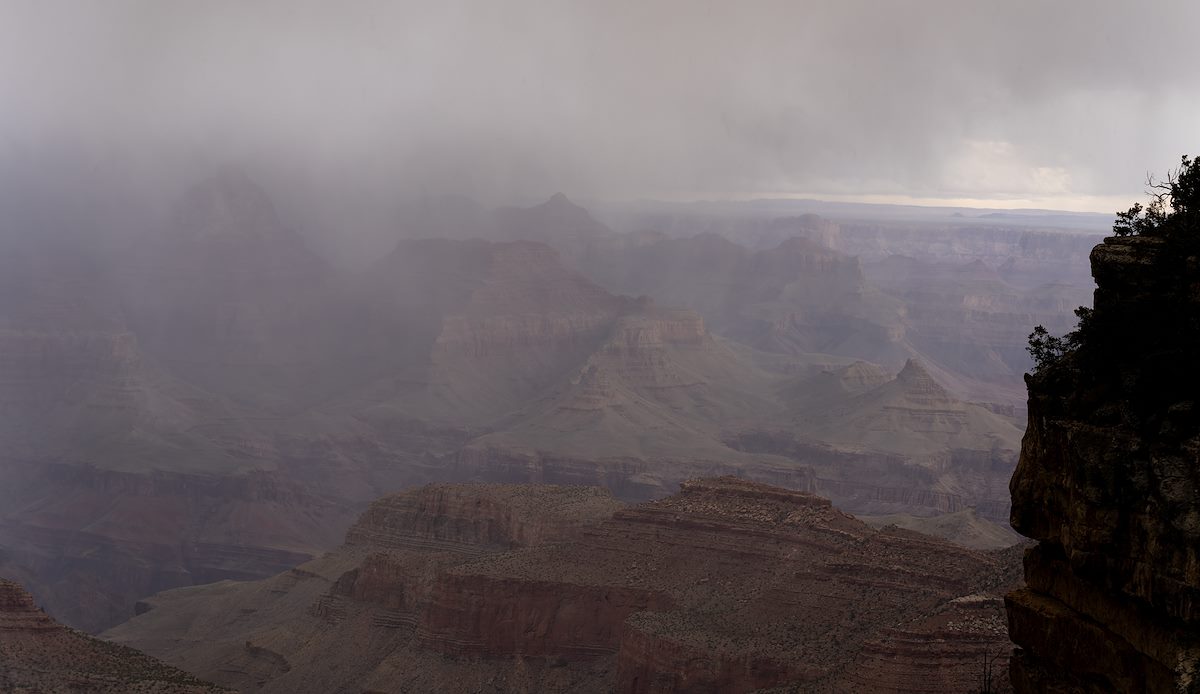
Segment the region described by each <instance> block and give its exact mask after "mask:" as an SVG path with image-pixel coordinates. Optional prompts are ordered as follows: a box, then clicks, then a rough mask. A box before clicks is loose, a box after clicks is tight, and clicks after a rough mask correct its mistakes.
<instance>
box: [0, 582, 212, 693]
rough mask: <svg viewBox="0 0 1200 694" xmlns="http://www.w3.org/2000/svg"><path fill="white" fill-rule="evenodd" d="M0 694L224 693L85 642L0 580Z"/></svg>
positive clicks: (126, 651)
mask: <svg viewBox="0 0 1200 694" xmlns="http://www.w3.org/2000/svg"><path fill="white" fill-rule="evenodd" d="M0 691H4V692H12V693H13V694H25V693H28V694H35V693H37V692H64V691H86V692H97V694H121V693H123V692H134V691H136V692H146V693H147V694H205V693H211V694H216V692H221V691H226V690H224V689H222V688H219V687H216V686H213V685H210V684H207V683H205V682H201V681H200V680H198V679H196V678H195V677H192V676H191V675H189V674H187V673H186V672H183V671H181V670H176V669H175V668H172V667H168V666H166V665H164V664H162V663H161V662H159V661H157V660H155V659H153V658H150V657H148V656H146V655H145V654H143V653H139V652H138V651H135V650H133V649H132V648H126V647H123V646H117V645H114V644H111V643H107V642H105V641H100V640H98V639H94V638H90V637H88V636H85V635H83V634H80V633H78V632H75V631H72V630H71V629H68V628H67V627H64V626H62V625H61V624H59V623H57V622H55V621H54V620H53V619H51V618H50V617H48V616H47V615H46V613H45V612H43V611H42V610H41V609H40V608H38V607H37V605H36V604H35V603H34V601H33V597H32V596H30V595H29V593H27V592H26V591H25V590H24V589H23V588H22V587H21V586H20V585H18V584H16V583H13V582H12V581H8V580H5V579H3V578H0Z"/></svg>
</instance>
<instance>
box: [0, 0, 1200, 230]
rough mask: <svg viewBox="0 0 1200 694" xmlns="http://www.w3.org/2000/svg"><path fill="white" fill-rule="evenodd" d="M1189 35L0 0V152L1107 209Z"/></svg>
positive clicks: (1158, 26)
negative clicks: (67, 148)
mask: <svg viewBox="0 0 1200 694" xmlns="http://www.w3.org/2000/svg"><path fill="white" fill-rule="evenodd" d="M1197 27H1200V2H1194V1H1193V0H1179V1H1178V2H1121V3H1117V2H1106V1H1104V0H1071V1H1069V2H1054V1H1052V0H1044V1H1042V2H1020V1H1019V0H1004V1H997V2H973V1H971V0H948V1H946V2H940V1H938V2H934V1H928V2H925V1H900V0H874V1H871V2H852V1H848V0H837V1H830V2H800V1H798V0H792V1H790V2H753V1H746V2H724V3H707V2H700V1H697V0H690V1H681V2H654V1H653V0H633V1H628V2H627V1H625V0H606V1H597V2H570V1H568V0H557V1H547V2H524V1H514V0H503V1H499V0H489V1H484V2H478V3H461V2H452V1H447V0H429V1H427V2H419V3H406V2H378V3H376V2H350V1H346V0H339V1H338V2H332V1H331V2H321V3H306V2H299V1H298V0H286V1H280V2H263V1H255V0H241V1H240V2H217V1H215V0H206V1H199V0H197V1H195V2H167V1H164V0H150V1H147V2H124V1H120V0H104V1H102V2H100V1H89V0H79V1H78V2H65V1H55V0H29V1H27V2H26V1H22V0H0V156H3V155H6V154H11V153H12V152H16V151H20V152H26V153H28V152H30V151H33V152H36V151H39V149H38V148H40V147H45V146H47V143H51V144H55V145H57V144H60V143H63V142H67V143H70V145H71V146H78V147H83V148H88V149H89V150H91V151H104V152H109V151H111V152H120V153H122V156H136V157H142V158H149V159H155V160H157V159H158V158H162V159H164V160H166V159H170V158H171V157H180V156H192V157H201V158H203V159H204V160H205V161H209V160H212V161H217V160H222V161H224V160H228V161H252V162H267V163H270V164H271V165H275V166H280V167H284V168H286V169H288V170H291V171H293V172H303V174H304V175H306V176H310V177H312V179H313V180H317V181H320V180H335V179H341V180H346V178H347V177H348V178H349V179H357V178H360V177H361V178H363V179H371V180H373V181H375V182H376V185H380V186H382V187H384V188H389V187H394V188H396V189H397V190H401V191H403V192H411V191H418V192H420V191H423V192H450V191H454V192H462V193H466V194H469V195H478V196H487V195H492V196H501V197H503V196H536V195H542V194H546V193H549V192H553V191H556V190H563V191H566V192H568V193H569V194H574V195H578V196H582V197H587V196H595V197H639V196H640V197H666V198H690V197H697V198H720V197H744V196H747V195H772V196H774V195H806V196H815V197H823V198H829V199H865V200H889V201H891V200H917V201H927V200H930V199H938V200H945V201H947V202H952V203H956V204H961V203H963V202H964V201H966V202H970V201H976V202H977V204H986V205H994V206H1039V207H1052V208H1060V209H1091V210H1096V211H1103V212H1111V211H1112V210H1114V209H1116V208H1117V207H1124V206H1128V203H1129V202H1131V201H1132V200H1133V199H1136V198H1138V197H1139V196H1140V195H1141V191H1142V189H1143V187H1144V186H1143V182H1144V178H1145V175H1146V173H1147V172H1148V171H1155V172H1162V171H1163V170H1165V169H1166V168H1167V167H1168V166H1170V165H1171V164H1173V163H1175V162H1176V160H1177V158H1178V156H1179V155H1180V154H1182V153H1185V152H1192V153H1200V69H1197V66H1200V42H1198V41H1196V40H1195V38H1194V37H1195V34H1196V31H1197ZM381 182H385V183H381Z"/></svg>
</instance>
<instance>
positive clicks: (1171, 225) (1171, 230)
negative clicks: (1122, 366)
mask: <svg viewBox="0 0 1200 694" xmlns="http://www.w3.org/2000/svg"><path fill="white" fill-rule="evenodd" d="M1147 186H1148V187H1149V190H1148V191H1147V194H1148V195H1149V196H1150V202H1149V203H1147V204H1146V205H1142V204H1141V203H1135V204H1134V205H1133V207H1130V208H1129V209H1128V210H1126V211H1124V212H1118V213H1117V219H1116V222H1114V223H1113V234H1114V235H1116V236H1148V237H1160V238H1165V239H1168V240H1169V241H1170V242H1171V243H1173V244H1178V245H1179V246H1180V247H1181V250H1182V249H1185V248H1188V247H1191V248H1193V250H1194V248H1195V247H1198V246H1200V159H1192V158H1191V157H1189V156H1187V155H1184V156H1183V157H1181V158H1180V164H1179V167H1178V168H1176V169H1173V170H1171V171H1168V172H1167V177H1166V180H1163V181H1157V180H1155V179H1154V178H1153V177H1149V179H1148V180H1147ZM1075 315H1076V317H1078V318H1079V325H1078V327H1076V328H1075V330H1072V331H1071V332H1069V333H1067V334H1066V335H1064V336H1062V337H1057V336H1054V335H1051V334H1050V332H1049V331H1048V330H1046V328H1045V327H1044V326H1041V325H1039V326H1037V327H1036V328H1034V329H1033V332H1032V333H1030V334H1029V346H1028V347H1026V350H1028V352H1029V355H1030V356H1031V357H1033V371H1034V373H1038V372H1040V371H1042V370H1043V369H1045V368H1046V367H1048V366H1051V365H1053V364H1056V363H1058V362H1059V361H1060V360H1061V359H1062V358H1063V356H1064V355H1066V354H1069V353H1071V352H1074V351H1076V350H1078V349H1079V348H1080V347H1082V346H1083V345H1084V344H1085V343H1086V341H1087V337H1088V335H1089V333H1090V332H1095V330H1094V327H1095V326H1094V321H1093V320H1092V309H1090V308H1087V307H1086V306H1080V307H1079V308H1077V309H1075Z"/></svg>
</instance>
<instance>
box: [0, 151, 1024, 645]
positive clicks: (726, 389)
mask: <svg viewBox="0 0 1200 694" xmlns="http://www.w3.org/2000/svg"><path fill="white" fill-rule="evenodd" d="M476 212H478V210H476ZM434 216H435V217H436V216H437V215H434ZM475 216H477V215H475V214H474V213H473V212H472V213H469V214H467V218H474V217H475ZM285 219H286V215H285V214H284V213H283V212H281V211H280V210H277V209H276V207H275V205H274V204H273V202H272V200H271V199H270V197H269V196H268V195H267V194H266V192H265V191H264V190H263V189H262V188H261V187H259V186H258V185H256V184H255V183H254V182H253V181H252V180H250V178H249V177H248V176H246V175H245V174H242V173H238V172H237V171H224V172H222V173H220V174H219V175H217V176H214V177H212V178H210V179H208V180H205V181H202V182H201V183H200V184H198V185H197V186H195V187H194V188H192V189H191V190H189V191H187V192H185V193H184V194H183V195H182V196H181V198H180V199H179V201H178V202H177V204H176V205H175V206H174V207H173V210H172V213H171V215H170V216H169V218H168V219H166V220H159V221H158V222H157V223H155V224H150V223H149V220H147V223H146V228H143V226H141V225H139V226H138V227H136V228H134V229H131V230H127V231H124V232H122V233H121V234H119V235H112V236H104V237H103V238H102V239H101V238H92V236H91V235H90V232H91V231H92V229H91V228H90V227H88V226H86V224H85V222H86V219H85V218H84V217H83V216H78V218H77V216H76V215H70V221H71V222H72V223H79V224H85V226H83V227H81V228H80V229H78V230H73V231H72V232H71V234H69V235H67V236H59V235H56V234H47V235H42V234H41V233H40V232H41V226H44V225H43V224H39V225H35V226H33V227H30V229H28V230H23V229H17V233H15V234H9V233H7V232H5V233H3V234H0V246H2V248H0V289H2V291H0V410H2V412H0V414H3V416H2V417H0V502H2V503H0V571H3V572H5V573H6V574H8V575H12V576H15V577H18V578H20V579H21V580H22V581H23V582H24V583H25V584H26V585H27V587H28V588H29V589H30V591H31V592H32V593H33V594H34V595H35V596H36V597H37V599H38V600H39V601H40V602H41V603H42V604H44V605H45V606H46V609H47V610H48V612H49V613H50V614H51V615H53V616H54V617H55V618H57V619H59V620H61V621H63V622H64V623H67V624H70V625H71V626H75V627H79V628H84V629H87V630H92V631H95V630H100V629H103V628H106V627H107V626H110V625H112V624H115V623H116V622H118V621H120V620H122V619H124V618H126V617H128V616H129V614H131V612H132V609H133V606H134V603H135V602H136V601H137V600H138V599H139V598H141V597H144V596H145V595H147V594H150V593H153V592H157V591H161V590H165V589H168V588H173V587H176V586H186V585H191V584H194V583H199V582H206V581H216V580H222V579H249V578H256V577H259V578H261V577H266V576H270V575H274V574H276V573H278V572H279V571H280V570H282V569H283V568H285V567H288V566H292V565H295V564H297V563H300V562H303V561H305V560H307V559H309V558H311V557H314V556H317V555H319V554H321V553H322V552H325V551H328V550H329V549H330V548H332V547H333V546H335V545H336V544H337V542H338V541H339V539H340V538H341V537H342V534H343V533H344V531H345V529H346V528H347V527H348V526H349V525H350V524H351V523H352V522H353V519H354V518H355V517H356V516H357V514H358V513H359V512H361V510H362V509H363V508H365V507H366V505H367V504H368V503H370V501H372V500H374V499H376V498H378V497H380V496H382V495H384V494H387V493H391V492H394V491H395V490H398V489H402V488H405V487H407V486H412V485H416V484H424V483H428V482H433V481H462V480H472V481H488V482H555V483H563V484H589V485H603V486H605V487H607V488H609V489H611V490H613V491H614V492H615V493H616V494H618V495H619V496H620V498H622V499H624V500H627V501H632V500H637V501H642V500H647V499H651V498H658V497H661V496H664V495H667V494H669V493H671V492H672V491H673V490H674V489H675V488H676V486H677V484H678V483H679V482H680V481H682V480H684V479H688V478H691V477H699V476H714V475H722V474H737V475H739V476H744V477H746V478H750V479H755V480H757V481H761V482H766V483H771V484H778V485H781V486H786V487H791V488H794V489H799V490H807V491H813V490H818V489H819V490H820V491H822V493H825V494H827V495H829V496H831V497H834V498H835V500H836V501H837V502H838V503H839V504H842V505H843V506H844V507H846V508H848V509H849V510H852V511H856V512H857V511H868V512H871V513H908V512H916V513H925V512H928V511H931V510H932V511H937V512H946V511H959V510H962V509H964V508H967V507H972V506H978V507H979V511H980V513H981V514H982V515H984V516H986V517H995V516H997V515H1003V514H1005V513H1007V509H1006V508H1003V503H1002V502H998V501H997V499H996V495H995V494H992V493H991V492H992V488H993V487H998V486H999V481H1000V480H1002V479H1006V478H1007V476H1008V473H1009V470H1008V467H1007V465H1008V463H1009V462H1010V461H1009V460H1008V459H1007V458H1006V457H1005V455H1006V452H1007V451H1008V450H1009V449H1010V448H1011V446H1009V445H1007V443H1006V442H1007V440H1008V439H1009V438H1012V436H1010V435H1011V434H1012V432H1011V429H1012V426H1011V424H1010V423H1008V422H1007V421H1005V420H1004V419H1003V418H1001V417H995V416H990V415H989V416H982V415H979V413H978V412H977V410H978V409H979V408H974V407H971V406H968V405H966V404H964V403H961V402H957V401H956V400H954V398H953V397H950V396H948V395H945V394H944V393H942V391H941V389H939V388H938V387H937V385H936V383H934V382H935V381H936V382H938V383H941V382H942V380H943V379H942V376H941V374H940V373H939V372H938V371H937V370H936V369H935V368H933V367H929V369H930V372H929V374H928V378H927V379H925V381H928V382H925V381H922V380H921V379H919V378H918V379H912V380H913V383H911V384H909V385H908V386H903V387H902V386H901V385H897V384H891V385H889V383H890V382H891V381H892V380H893V378H892V372H893V371H895V370H896V369H895V368H884V367H878V366H875V365H873V364H866V363H860V364H858V365H854V364H853V362H854V360H853V359H850V358H847V357H844V356H831V355H828V354H814V353H808V352H805V351H804V350H805V349H808V348H810V347H814V346H819V345H825V344H833V343H834V342H838V340H837V339H833V338H831V339H833V341H832V342H827V341H826V338H827V337H830V336H831V335H832V333H830V334H824V333H821V334H818V333H820V332H821V330H820V329H818V326H819V325H827V327H828V326H833V327H834V328H836V330H834V332H835V333H837V335H841V336H843V337H845V336H851V337H853V336H855V335H858V336H860V337H861V335H863V334H864V333H863V331H862V330H860V329H859V327H861V326H859V327H855V326H853V325H852V326H849V327H847V325H846V324H844V323H837V322H836V321H835V322H834V323H828V324H826V323H825V322H823V321H824V318H823V317H822V316H827V315H830V314H828V312H825V313H823V312H822V311H823V310H824V309H822V308H821V306H822V305H823V304H826V305H829V306H832V305H835V304H836V305H837V306H839V307H841V306H843V305H845V306H856V307H859V308H861V307H863V306H867V305H871V306H874V304H872V303H871V301H869V300H867V299H866V298H864V296H862V291H861V290H862V273H861V272H860V268H859V265H858V263H857V261H856V260H854V259H853V258H848V257H846V256H844V255H841V254H839V253H836V252H833V251H830V250H828V249H825V248H822V247H820V246H818V245H816V244H815V243H813V242H811V241H805V240H796V239H793V240H786V241H783V242H781V243H779V244H777V247H775V248H773V249H772V250H770V251H764V252H750V251H747V250H745V249H741V248H740V247H737V246H736V245H734V244H731V243H729V242H728V241H724V240H723V239H719V238H702V239H698V240H696V241H695V242H694V243H686V244H675V245H667V246H663V247H662V248H656V244H658V243H659V242H661V241H662V239H658V238H655V237H654V235H652V234H651V235H643V236H638V237H637V238H634V239H622V238H620V235H616V234H614V233H612V232H611V231H609V230H608V229H607V228H606V227H604V226H603V225H602V224H599V223H598V222H596V220H595V219H594V218H592V217H591V216H590V215H589V214H588V213H587V212H586V211H584V210H582V208H579V207H577V206H575V205H573V204H572V203H570V202H569V201H567V200H566V199H565V198H562V197H557V196H556V197H555V198H554V199H552V200H551V201H549V202H547V203H546V204H545V205H541V206H538V207H535V208H530V209H526V210H516V209H509V210H506V211H501V212H497V213H496V214H495V215H491V216H488V219H489V220H490V222H489V224H491V227H489V230H488V236H489V239H490V240H483V239H474V240H450V239H406V240H404V241H402V242H400V243H398V244H396V246H395V248H394V250H393V252H391V253H390V254H386V256H385V257H381V258H379V260H378V262H377V263H376V264H375V265H374V266H373V267H372V268H370V270H369V271H367V272H365V273H364V274H363V276H350V275H349V274H348V273H344V272H341V271H340V269H339V268H337V267H335V266H334V265H333V264H332V263H329V262H327V261H325V260H324V259H322V258H321V257H319V256H318V255H316V254H315V253H314V252H313V251H312V250H310V249H309V247H308V244H307V243H306V242H305V239H304V238H303V237H302V235H301V234H300V233H299V232H298V231H297V230H294V229H292V228H291V227H290V226H289V225H288V224H287V223H286V222H285ZM463 219H465V218H460V217H457V216H454V215H451V217H450V218H447V219H445V220H443V221H446V222H447V223H457V221H455V220H458V221H463ZM464 223H465V222H464ZM26 232H28V233H26ZM35 232H37V233H35ZM560 232H561V233H560ZM462 235H466V232H464V233H463V234H462ZM497 238H501V239H517V240H506V241H497V240H496V239H497ZM530 238H532V239H534V240H520V239H530ZM537 239H541V241H538V240H537ZM101 241H103V243H102V242H101ZM548 244H551V245H548ZM564 244H566V245H564ZM554 245H557V246H560V247H562V248H563V250H562V251H557V250H555V248H554V247H553V246H554ZM622 246H630V247H634V246H645V247H646V249H647V251H648V254H647V255H646V256H644V258H643V259H642V260H639V261H638V262H637V263H635V264H634V265H633V266H632V267H634V269H636V270H637V274H638V276H639V277H640V278H641V280H643V281H646V282H650V283H651V284H653V280H654V278H655V275H654V273H655V272H660V271H661V272H662V274H663V276H664V277H667V278H668V279H670V282H668V283H667V284H668V285H669V287H670V288H673V289H672V290H673V291H674V290H676V289H678V290H680V291H679V293H678V294H675V295H674V296H678V297H680V298H681V299H682V298H686V297H687V296H688V295H689V293H690V292H691V291H692V290H693V289H695V290H698V291H699V290H703V291H701V292H700V293H699V294H697V296H699V297H700V301H699V302H698V304H697V306H698V308H701V309H703V310H704V311H708V310H709V309H710V308H711V307H717V308H719V307H720V305H721V302H722V301H724V299H721V297H723V296H724V297H732V298H733V299H736V300H735V301H732V304H734V308H736V309H738V310H733V311H732V313H728V314H721V315H722V316H723V317H721V318H718V319H717V320H718V322H720V321H722V320H725V319H726V318H729V320H728V325H729V326H730V328H731V329H733V328H735V327H737V326H738V325H743V321H744V320H749V321H750V322H751V323H753V324H754V325H756V326H759V327H763V326H764V325H767V324H769V323H770V322H771V320H772V319H771V316H776V313H774V311H775V309H777V308H779V307H780V306H784V307H785V308H786V310H784V311H783V313H788V314H789V315H790V314H796V315H795V316H792V317H790V318H787V319H786V321H785V322H788V325H789V326H790V327H786V326H785V327H784V328H782V330H783V331H784V332H786V333H787V334H789V335H790V336H791V337H788V338H787V339H788V341H789V344H791V345H792V346H791V347H789V348H787V349H784V348H782V347H780V349H779V351H776V352H773V353H765V352H762V351H759V350H756V349H753V348H751V347H748V346H746V345H745V344H740V343H738V342H736V341H733V340H731V339H729V338H725V337H721V336H720V335H718V334H715V333H714V332H712V331H711V330H710V324H711V321H710V320H706V317H705V316H704V315H702V313H701V312H700V311H694V310H689V309H687V308H672V307H671V306H670V305H669V304H661V303H660V302H655V301H654V300H652V299H649V298H646V297H640V298H633V297H628V296H621V295H618V294H614V293H611V292H609V291H607V290H605V289H604V288H602V287H601V286H600V285H598V284H596V283H594V282H593V281H591V280H589V279H588V278H587V277H586V276H585V275H584V274H582V273H581V272H580V271H578V270H576V269H573V267H572V265H573V264H574V265H575V266H578V267H582V266H584V265H587V263H585V262H583V261H584V260H585V259H602V258H604V257H613V256H611V253H612V252H614V251H613V250H612V249H614V248H619V247H622ZM605 249H608V250H605ZM676 253H678V254H679V255H680V258H682V259H681V260H678V261H675V260H673V259H672V258H673V255H674V254H676ZM564 254H565V255H566V257H565V258H564ZM572 254H573V255H572ZM606 254H610V255H607V256H606ZM693 255H694V256H695V257H692V256H693ZM634 257H635V256H630V258H634ZM588 262H591V261H590V260H588ZM727 263H732V264H731V265H730V266H729V267H728V268H727V267H726V264H727ZM689 277H690V278H691V279H690V282H684V280H688V279H689ZM677 282H678V283H679V284H676V283H677ZM726 283H728V285H729V286H727V287H724V286H722V285H724V284H726ZM710 290H711V293H705V292H710ZM747 306H750V307H753V310H752V311H750V313H745V312H742V311H741V310H740V309H741V308H746V307H747ZM739 307H740V308H739ZM759 309H762V310H761V311H760V310H759ZM840 310H841V309H840V308H839V309H838V311H840ZM855 310H857V309H855ZM835 313H837V311H835ZM779 315H782V314H779ZM839 315H840V314H839ZM856 315H857V314H856ZM730 316H732V317H731V318H730ZM877 317H878V316H877ZM868 318H869V317H868ZM810 319H811V320H810ZM864 320H867V319H865V318H864ZM871 320H874V319H873V318H872V319H871ZM868 322H869V321H868ZM856 325H857V324H856ZM779 334H780V335H783V332H781V333H779ZM822 335H824V336H822ZM834 337H836V336H834ZM810 338H811V339H810ZM854 339H857V338H854ZM780 344H782V343H780ZM840 344H845V343H840ZM793 348H794V349H793ZM898 358H899V357H898ZM900 363H902V362H897V363H896V364H895V367H898V366H899V364H900ZM842 369H845V371H844V372H842V371H841V370H842ZM942 385H943V386H944V385H946V384H945V383H942ZM906 388H907V390H906ZM921 388H924V389H926V390H928V391H929V393H925V394H919V396H914V397H909V395H912V393H915V392H916V390H920V389H921ZM872 389H874V390H872ZM910 391H911V392H910ZM885 395H886V396H888V397H893V400H889V403H888V406H887V408H884V409H882V410H879V409H876V410H872V411H868V410H869V409H870V408H868V407H864V406H863V405H864V404H865V403H866V401H867V400H869V399H871V398H874V397H876V396H879V397H883V396H885ZM857 396H862V397H860V398H859V399H858V400H856V399H855V398H856V397H857ZM943 396H944V397H943ZM935 401H936V402H935ZM831 414H834V415H836V416H834V417H833V418H832V419H831V416H830V415H831ZM985 414H986V413H985ZM837 416H841V417H843V418H844V419H845V421H844V422H842V423H841V424H839V423H838V422H837V421H834V420H835V419H836V418H837ZM851 420H853V424H852V425H851V424H850V421H851ZM912 426H918V427H924V429H922V430H921V431H920V432H919V433H918V434H916V435H912V434H905V433H904V432H903V431H902V430H903V429H905V428H908V427H912ZM946 427H955V431H954V432H953V433H947V432H946V431H945V429H946ZM760 431H768V432H771V434H770V435H767V436H759V435H758V432H760ZM778 432H784V433H785V434H786V436H784V437H782V438H780V437H779V436H776V435H775V434H777V433H778ZM797 433H800V434H802V435H801V436H800V440H796V437H795V434H797ZM918 439H919V440H918ZM914 441H915V443H914ZM918 456H919V457H920V458H921V459H922V462H919V463H918V462H914V461H915V459H916V458H917V457H918ZM814 468H820V469H821V474H817V473H814ZM818 478H820V479H822V480H824V482H822V483H821V484H823V485H824V486H821V484H818V482H817V480H818ZM864 478H865V479H864ZM998 504H999V505H998Z"/></svg>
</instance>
